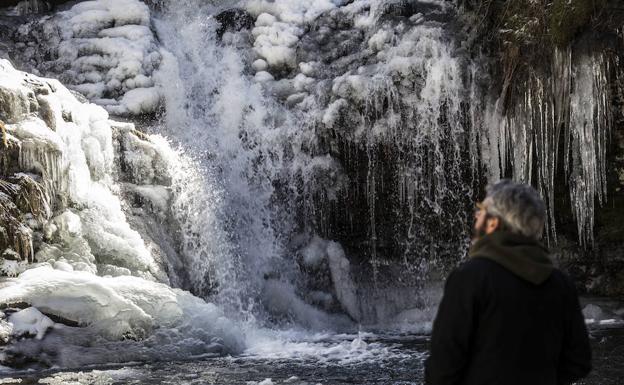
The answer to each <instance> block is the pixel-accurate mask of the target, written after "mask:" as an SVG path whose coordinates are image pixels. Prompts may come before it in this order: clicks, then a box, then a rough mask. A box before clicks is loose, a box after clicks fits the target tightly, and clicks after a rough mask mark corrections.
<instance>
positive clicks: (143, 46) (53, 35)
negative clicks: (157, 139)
mask: <svg viewBox="0 0 624 385" xmlns="http://www.w3.org/2000/svg"><path fill="white" fill-rule="evenodd" d="M15 39H16V42H17V43H16V48H17V49H18V51H17V52H16V56H17V57H19V58H20V59H21V60H22V61H23V62H25V63H28V64H29V65H31V66H33V68H34V69H36V70H39V71H40V72H41V73H42V74H44V75H47V76H55V77H58V78H59V79H60V80H61V81H62V82H63V83H64V84H66V85H67V86H69V87H70V88H72V89H73V90H76V91H79V92H80V93H82V94H83V95H85V96H86V97H87V98H88V99H89V100H91V101H93V102H95V103H97V104H99V105H101V106H103V107H104V108H105V109H106V110H107V111H108V112H110V113H111V114H114V115H140V114H145V113H153V112H155V111H156V109H157V108H158V106H159V104H160V95H161V93H160V90H159V87H158V85H157V84H156V83H155V81H154V74H155V72H156V71H157V70H158V67H159V65H160V61H161V59H162V52H161V51H160V48H159V47H158V44H157V41H156V39H155V37H154V34H153V33H152V31H151V29H150V12H149V8H148V6H147V5H146V4H145V3H143V2H141V1H138V0H97V1H85V2H80V3H78V4H76V5H74V6H72V7H71V8H69V9H67V10H66V11H62V12H57V13H55V14H54V15H53V16H45V17H43V18H42V19H40V20H37V21H33V22H30V23H28V24H24V25H22V26H21V27H20V28H19V29H18V31H17V33H16V36H15ZM43 52H45V53H46V54H45V55H43V54H42V53H43Z"/></svg>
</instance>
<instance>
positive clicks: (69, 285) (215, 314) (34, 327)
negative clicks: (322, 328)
mask: <svg viewBox="0 0 624 385" xmlns="http://www.w3.org/2000/svg"><path fill="white" fill-rule="evenodd" d="M0 303H6V304H12V303H27V304H29V305H32V307H29V308H27V309H25V310H22V311H20V312H17V313H14V314H12V315H11V316H10V317H9V319H8V321H9V323H11V324H13V332H12V333H13V335H22V334H32V335H36V336H37V339H41V338H43V335H44V334H45V333H46V330H48V329H49V328H50V327H52V326H54V322H52V321H51V320H50V318H48V317H47V316H45V315H44V314H42V313H45V314H48V315H50V316H51V317H52V316H55V317H58V318H59V319H64V320H66V321H65V322H66V323H68V322H67V321H72V322H71V323H72V324H74V323H76V324H78V325H80V327H71V326H65V325H61V324H56V326H54V328H53V329H52V331H49V332H48V335H47V336H46V338H45V339H44V340H43V341H39V342H37V341H35V340H31V339H26V340H21V341H17V342H15V343H14V344H13V346H12V349H13V352H16V353H17V352H20V353H22V354H25V355H26V356H29V355H31V354H34V353H33V352H32V351H31V349H33V347H34V346H38V349H54V350H55V351H59V354H61V356H62V357H61V358H60V360H61V361H60V364H61V365H62V366H66V367H75V366H80V365H82V364H85V363H100V362H111V361H110V360H111V359H112V360H113V361H114V362H127V361H130V360H141V359H144V358H145V356H142V355H141V354H145V351H147V350H149V349H150V348H154V349H153V351H151V352H149V356H150V358H151V359H162V358H163V357H168V355H169V354H174V353H173V351H175V354H179V355H180V356H179V357H176V358H183V357H189V356H195V355H202V354H222V353H224V352H237V351H240V350H241V349H242V348H243V347H244V343H243V340H242V334H241V333H240V332H239V329H238V327H237V326H236V324H234V323H232V321H231V320H229V319H227V318H225V316H224V315H223V313H222V311H221V310H220V309H219V308H217V307H216V306H215V305H213V304H211V303H206V302H204V301H203V300H201V299H199V298H196V297H193V296H192V295H191V294H190V293H188V292H185V291H182V290H179V289H172V288H170V287H169V286H166V285H164V284H160V283H156V282H150V281H146V280H144V279H141V278H138V277H130V276H122V277H98V276H96V275H93V274H91V273H88V272H77V271H71V272H67V271H62V270H57V269H53V268H52V267H50V266H41V267H37V268H33V269H30V270H27V271H26V272H24V273H22V274H21V275H20V276H19V277H18V278H17V279H15V280H13V281H11V282H9V283H8V284H6V285H5V286H4V287H2V288H1V289H0ZM89 338H91V339H92V340H101V341H102V343H105V344H108V347H107V349H111V348H114V347H115V346H117V345H115V343H117V344H129V345H131V348H132V349H137V350H136V351H127V352H125V353H122V354H121V355H120V357H119V358H115V357H111V351H113V350H108V351H107V352H106V351H105V350H106V349H102V350H101V351H100V350H99V349H97V348H93V349H86V350H85V346H82V344H83V343H86V341H87V340H88V339H89ZM130 341H131V342H130ZM59 343H61V344H60V345H59ZM159 344H162V345H159ZM67 345H72V347H71V348H68V349H62V348H61V347H62V346H67ZM90 346H91V345H87V347H90ZM120 346H121V345H120ZM140 352H143V353H140ZM81 354H84V355H85V356H84V357H80V355H81ZM31 358H32V359H36V357H31ZM8 359H9V360H10V357H8ZM118 359H119V360H120V361H118ZM56 363H57V364H58V363H59V361H57V362H56Z"/></svg>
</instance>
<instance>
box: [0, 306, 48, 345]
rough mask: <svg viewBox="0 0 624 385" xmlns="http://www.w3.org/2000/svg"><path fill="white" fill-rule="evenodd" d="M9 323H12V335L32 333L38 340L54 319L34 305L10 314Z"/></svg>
mask: <svg viewBox="0 0 624 385" xmlns="http://www.w3.org/2000/svg"><path fill="white" fill-rule="evenodd" d="M9 323H10V324H11V325H13V327H12V333H13V335H14V336H17V337H19V336H22V335H33V336H35V338H36V339H38V340H40V339H43V337H44V336H45V333H46V332H47V331H48V329H49V328H51V327H53V326H54V321H52V320H51V319H50V318H48V317H46V316H45V315H44V314H42V313H41V312H40V311H39V310H37V309H36V308H34V307H29V308H26V309H24V310H20V311H18V312H16V313H13V314H11V315H10V316H9Z"/></svg>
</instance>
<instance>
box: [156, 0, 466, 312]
mask: <svg viewBox="0 0 624 385" xmlns="http://www.w3.org/2000/svg"><path fill="white" fill-rule="evenodd" d="M241 6H243V7H244V9H243V8H241V9H238V10H234V11H233V10H232V9H231V8H229V7H231V4H225V3H219V2H213V3H208V4H206V3H202V2H199V1H193V0H187V1H184V2H183V3H181V4H176V6H173V5H170V4H166V3H163V4H162V7H161V9H160V11H159V12H158V13H157V14H156V15H155V20H154V25H155V28H156V31H157V34H158V37H159V40H160V42H161V43H162V45H163V47H164V49H165V50H166V51H167V52H168V53H164V54H163V57H162V61H161V66H160V68H159V70H158V72H157V75H155V81H156V83H157V84H160V85H162V90H163V96H164V105H165V108H166V113H165V115H164V117H163V119H162V121H161V123H160V125H159V126H157V127H154V128H152V130H155V131H157V132H161V133H163V134H165V135H167V136H169V137H171V138H173V139H174V141H176V142H177V143H179V144H181V145H182V146H184V147H185V148H187V149H188V152H189V153H190V154H193V157H195V158H196V160H197V162H198V164H199V165H200V166H201V167H200V168H201V169H202V170H204V171H205V172H206V173H207V175H209V177H208V182H209V183H208V185H207V186H208V187H204V188H207V189H208V190H210V191H218V192H216V193H215V194H217V195H215V196H212V195H210V197H211V198H210V199H214V198H215V197H218V198H217V199H216V201H215V203H214V204H213V205H210V208H209V210H210V213H207V211H206V210H207V208H206V205H205V204H204V202H203V201H202V199H201V198H200V199H196V198H189V199H190V200H189V201H186V202H185V203H184V204H183V205H181V206H180V208H181V209H182V210H183V211H186V212H187V213H186V214H184V216H186V217H187V218H198V217H197V216H193V215H196V214H197V213H204V214H198V215H199V217H201V216H202V215H207V216H214V217H215V221H217V222H218V223H220V224H222V225H223V229H224V232H223V233H222V235H220V236H219V237H221V238H220V239H219V240H218V241H217V242H218V243H222V242H226V243H228V246H227V247H226V250H221V251H218V252H214V250H209V249H204V248H205V247H206V243H211V242H213V240H211V239H209V238H210V237H212V236H213V235H212V234H213V233H214V232H213V231H211V234H199V235H194V234H198V233H201V232H202V230H201V229H202V227H201V223H199V224H194V225H191V226H189V227H187V228H186V229H185V230H183V232H187V233H189V234H190V235H188V237H190V238H192V239H193V240H188V239H185V240H184V241H183V243H184V254H185V258H188V259H189V261H188V266H189V273H190V275H191V282H192V287H191V289H192V290H193V291H194V292H196V293H199V294H202V295H209V294H211V293H212V291H214V292H217V293H218V292H228V293H230V294H231V293H238V294H236V296H237V297H238V298H239V300H238V301H239V302H240V306H242V308H245V309H246V308H248V307H249V306H250V305H251V306H253V303H249V301H250V299H254V298H258V297H259V295H260V292H261V291H262V290H264V289H263V288H264V287H265V286H266V284H265V282H267V280H268V281H272V280H277V281H282V282H289V284H288V285H283V286H282V287H292V288H293V289H292V290H294V291H295V292H297V293H298V294H297V295H299V296H304V297H306V296H307V295H308V293H307V292H306V290H307V289H306V287H310V285H311V284H306V283H305V282H304V281H306V280H308V281H309V280H315V279H316V278H314V277H307V278H306V277H305V275H306V274H308V275H309V274H329V272H328V271H326V272H320V271H317V270H318V267H315V269H317V270H314V269H313V270H314V271H316V272H314V273H306V272H305V271H303V272H302V271H301V270H302V269H303V270H306V271H307V270H308V268H307V267H305V266H304V267H302V264H301V262H300V257H299V256H300V255H301V253H302V250H304V249H305V247H306V245H307V244H308V243H310V242H313V239H314V236H321V237H323V238H326V239H331V240H338V241H341V242H345V243H343V246H345V249H346V251H347V253H346V257H348V258H350V259H353V260H356V261H357V260H359V261H363V262H364V263H355V264H353V265H352V266H354V269H358V270H357V271H354V272H353V279H354V280H356V281H358V283H356V284H355V286H357V285H364V287H365V288H364V289H363V290H364V291H362V293H365V292H367V291H368V290H369V288H368V286H369V285H371V284H374V285H375V287H377V288H378V289H380V290H381V289H383V290H386V291H387V290H392V288H391V287H388V285H389V284H390V285H391V282H395V281H393V279H394V278H392V277H394V276H395V275H398V276H400V277H401V278H400V281H402V282H403V283H402V285H405V288H403V289H401V290H408V291H412V292H413V291H414V290H416V288H417V286H418V285H420V284H421V283H420V282H421V281H422V280H424V279H425V277H426V276H427V274H428V272H429V271H430V270H431V269H433V270H435V269H444V268H446V267H448V266H451V265H453V264H454V263H455V261H457V260H458V259H459V258H460V257H461V256H462V255H463V254H464V252H465V246H466V243H467V234H468V232H469V215H466V212H469V211H470V209H469V207H470V205H471V204H472V196H473V186H474V185H475V183H476V177H477V175H478V173H477V172H475V168H472V167H464V166H463V165H464V164H466V163H470V164H476V163H477V159H478V153H477V152H478V148H477V142H478V140H477V134H476V130H473V129H472V127H471V125H470V124H469V123H467V121H468V120H469V119H468V114H469V113H470V112H469V109H470V104H469V103H468V102H467V98H468V97H469V95H468V92H467V90H466V88H467V87H466V85H467V84H469V83H470V77H471V74H469V73H467V71H465V70H463V69H462V64H463V63H464V61H463V60H464V59H462V57H461V55H460V54H459V53H457V52H456V49H457V47H456V41H455V40H454V39H453V38H452V37H451V36H450V35H449V34H448V33H447V32H446V31H445V30H446V29H447V28H449V26H452V21H450V20H453V17H454V12H455V9H454V7H453V6H452V5H449V4H447V3H445V2H443V1H439V2H438V1H434V2H431V1H426V2H413V3H410V4H403V3H400V4H399V3H394V2H393V3H386V2H380V1H359V2H354V3H351V4H343V2H341V1H333V2H332V1H323V2H318V3H314V4H311V3H310V4H308V3H306V2H292V1H283V0H280V1H275V2H272V3H268V2H265V1H250V2H245V3H241ZM225 11H227V12H229V13H228V15H236V14H237V12H240V14H241V15H242V14H244V13H245V12H250V13H251V15H252V16H253V18H252V20H254V19H255V20H256V21H255V26H253V27H252V28H251V29H250V30H247V29H245V28H240V27H241V26H238V27H239V28H238V29H240V31H239V30H238V29H237V28H236V27H232V26H231V25H229V24H227V23H226V24H221V23H220V22H219V20H223V18H222V17H221V16H220V15H223V14H225ZM218 15H219V16H218ZM228 17H230V16H228ZM331 34H338V35H340V36H341V38H340V39H337V40H335V41H333V40H332V39H331V38H330V36H331ZM341 39H342V40H341ZM339 42H341V44H339ZM174 174H175V173H174ZM183 184H184V182H183V181H182V183H181V185H183ZM190 185H194V182H192V183H190ZM198 186H199V185H198ZM186 188H188V187H186ZM193 189H194V190H196V188H195V187H193ZM189 197H190V196H189ZM458 208H462V209H460V210H458ZM186 222H187V223H190V221H189V220H188V219H187V220H186ZM217 222H215V223H217ZM208 227H209V228H214V226H213V225H209V226H208ZM440 228H448V229H449V230H448V231H446V232H445V233H444V235H442V237H441V238H440V232H439V229H440ZM184 236H185V237H186V236H187V235H184ZM394 244H395V245H396V246H394ZM346 257H344V258H346ZM322 258H326V257H322ZM393 261H398V262H399V263H400V264H401V266H402V268H404V269H405V270H404V271H403V272H399V271H398V270H397V269H395V268H394V267H393V266H392V265H393V264H394V262H393ZM323 263H324V264H328V263H329V262H323ZM327 266H329V265H327ZM357 266H363V267H362V268H360V267H357ZM330 267H331V266H329V267H327V268H330ZM368 271H371V272H372V275H373V280H372V282H369V281H368V279H367V278H366V277H367V275H368ZM293 284H294V285H293ZM341 284H342V283H340V282H333V283H330V287H327V286H325V287H323V288H322V289H323V290H329V291H330V292H334V291H336V292H342V291H341V289H340V288H337V287H331V286H332V285H341ZM345 284H346V285H348V286H349V287H355V286H353V285H354V284H353V283H345ZM378 284H379V285H378ZM280 285H281V284H280ZM269 286H270V287H275V284H273V283H271V284H270V285H269ZM312 286H314V285H312ZM212 289H214V290H212ZM350 290H352V289H350ZM384 295H388V296H391V294H390V293H389V292H388V294H384ZM401 295H402V294H401ZM417 297H418V296H414V300H413V301H412V302H413V303H411V304H405V303H402V304H401V305H400V306H417V305H418V303H419V301H420V300H419V299H418V298H417ZM360 300H361V301H363V302H362V304H361V306H362V308H365V309H375V306H382V304H378V305H372V304H370V303H366V301H367V299H365V298H361V299H360ZM251 301H252V302H253V300H251ZM391 302H392V301H391ZM398 302H401V301H398ZM342 307H343V308H345V307H346V308H354V305H353V304H344V303H343V304H342ZM356 307H357V306H356ZM399 310H401V309H394V310H388V311H385V310H384V311H382V310H378V311H377V310H373V311H372V312H373V313H375V312H377V313H379V314H381V313H383V314H390V313H392V312H393V311H395V312H396V311H399ZM366 312H368V313H370V310H366ZM351 313H353V314H361V312H360V311H357V310H354V311H353V312H351ZM363 317H364V318H366V316H363ZM356 318H360V317H359V316H358V317H356ZM364 318H362V319H364ZM368 319H369V320H373V322H376V321H377V319H376V316H375V315H372V316H371V317H370V318H368Z"/></svg>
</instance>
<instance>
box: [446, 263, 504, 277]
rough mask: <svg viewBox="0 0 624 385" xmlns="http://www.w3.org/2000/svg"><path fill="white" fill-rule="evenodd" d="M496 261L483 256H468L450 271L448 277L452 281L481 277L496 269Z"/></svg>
mask: <svg viewBox="0 0 624 385" xmlns="http://www.w3.org/2000/svg"><path fill="white" fill-rule="evenodd" d="M496 265H497V264H496V262H493V261H490V260H488V259H485V258H468V259H466V260H465V261H463V262H462V263H461V264H459V266H457V267H456V268H455V269H453V271H452V272H451V274H450V276H449V279H453V280H454V281H463V280H470V281H474V280H475V279H481V278H484V277H486V276H487V275H488V274H491V272H492V270H494V269H497V266H496Z"/></svg>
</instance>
